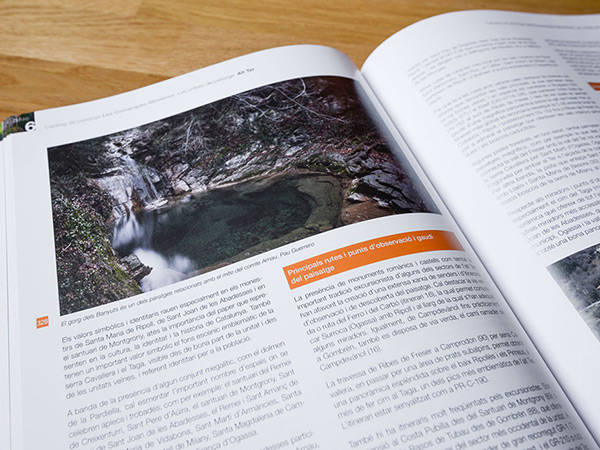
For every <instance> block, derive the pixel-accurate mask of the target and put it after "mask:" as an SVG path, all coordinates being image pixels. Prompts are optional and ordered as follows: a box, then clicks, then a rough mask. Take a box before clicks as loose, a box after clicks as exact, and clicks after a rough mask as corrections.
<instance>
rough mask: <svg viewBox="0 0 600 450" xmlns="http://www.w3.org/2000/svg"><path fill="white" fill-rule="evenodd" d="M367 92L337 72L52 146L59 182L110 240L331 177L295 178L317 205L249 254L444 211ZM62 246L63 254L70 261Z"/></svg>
mask: <svg viewBox="0 0 600 450" xmlns="http://www.w3.org/2000/svg"><path fill="white" fill-rule="evenodd" d="M361 98H365V96H364V95H363V94H362V93H361V92H360V91H359V88H358V87H357V86H356V85H355V84H354V82H353V81H352V80H349V79H345V78H338V77H314V78H307V79H298V80H290V81H286V82H282V83H278V84H275V85H270V86H265V87H262V88H258V89H254V90H252V91H248V92H245V93H241V94H238V95H235V96H232V97H229V98H226V99H223V100H220V101H217V102H215V103H212V104H210V105H205V106H202V107H200V108H197V109H194V110H191V111H187V112H184V113H181V114H178V115H175V116H172V117H169V118H166V119H164V120H160V121H157V122H153V123H150V124H147V125H143V126H140V127H138V128H135V129H130V130H126V131H123V132H120V133H116V134H113V135H109V136H103V137H99V138H95V139H91V140H88V141H82V142H77V143H73V144H69V145H64V146H61V147H55V148H52V149H49V150H48V156H49V164H50V178H51V182H52V184H53V186H55V187H60V191H61V192H62V193H63V195H64V196H66V197H67V198H68V199H69V200H70V201H71V202H72V203H73V204H81V205H83V204H86V208H87V207H88V206H89V209H90V211H92V214H93V215H95V216H96V217H97V220H99V221H104V223H105V224H106V226H105V228H106V230H107V231H105V237H106V238H107V239H108V237H109V232H108V230H110V223H112V222H113V221H115V220H116V219H119V218H122V217H124V216H127V215H130V214H133V213H135V212H136V211H141V210H151V209H157V208H163V207H167V206H170V205H173V204H177V203H180V202H182V201H184V200H185V198H186V197H188V196H190V195H194V194H197V193H201V192H203V191H207V190H211V189H215V188H219V187H224V186H239V187H240V189H255V190H260V189H261V186H265V185H268V183H271V182H272V180H275V179H277V177H280V176H297V175H299V174H312V175H319V176H322V177H321V178H318V177H316V176H311V177H301V176H298V177H297V183H298V186H297V188H298V190H299V191H300V192H303V193H305V194H306V196H307V198H309V199H311V201H312V202H313V203H314V211H313V213H312V214H311V216H310V217H309V219H308V220H307V222H306V224H305V225H304V226H303V227H300V228H301V229H298V230H296V231H295V232H292V233H288V235H286V236H280V237H278V238H276V239H274V240H273V239H270V241H272V242H271V243H270V244H269V245H266V244H264V243H262V244H259V246H258V247H256V248H255V249H254V250H249V251H247V252H244V254H248V255H250V254H256V252H260V250H261V249H265V248H267V247H269V248H273V247H272V246H273V245H283V244H285V243H287V242H292V241H293V240H297V239H301V238H303V237H306V236H308V235H310V234H314V233H318V232H323V231H327V230H329V229H331V228H335V227H337V226H341V225H344V224H347V223H352V222H354V221H358V220H364V219H367V218H370V217H376V216H379V215H385V214H397V213H407V212H437V210H436V208H435V206H434V205H433V202H432V201H431V200H430V199H429V197H428V196H427V195H425V194H423V192H424V191H423V190H422V188H421V186H420V183H419V181H417V180H416V179H415V178H414V177H412V176H411V171H410V169H408V168H407V167H406V166H403V164H399V163H398V160H397V159H396V157H394V156H393V155H394V154H395V153H396V151H397V149H396V148H394V147H392V146H391V144H390V141H389V140H387V139H386V138H385V136H384V134H382V132H381V131H380V129H379V128H378V127H377V125H376V119H374V118H373V117H372V116H371V115H370V114H369V112H368V111H369V108H368V107H365V104H364V103H362V102H361ZM315 183H318V184H319V186H317V185H316V184H315ZM55 190H56V189H55ZM56 201H58V199H57V198H55V197H54V196H53V202H56ZM94 220H96V219H94ZM68 226H69V225H68V224H66V223H63V222H60V221H58V222H57V221H55V228H56V227H58V228H57V232H58V234H60V233H62V232H64V233H66V234H68V230H66V229H63V228H64V227H68ZM64 233H63V234H64ZM307 233H308V234H307ZM66 234H64V235H66ZM263 244H264V245H263ZM60 245H61V246H66V245H68V244H67V243H64V242H62V241H61V244H60ZM61 246H59V245H57V256H58V255H62V256H64V255H63V253H61V252H62V250H63V248H62V247H61ZM263 251H264V250H263ZM62 256H61V257H62ZM123 263H124V267H126V268H127V269H126V270H127V271H128V273H129V274H130V278H131V280H134V282H139V281H140V280H143V277H144V273H145V271H146V270H147V269H144V268H143V267H141V266H140V265H139V264H137V263H136V262H135V261H131V260H128V261H127V262H125V261H124V262H123ZM92 266H93V264H92ZM142 266H143V264H142ZM91 270H93V269H91ZM60 276H61V275H60V274H59V277H60ZM140 277H142V278H140ZM127 282H129V281H127ZM67 284H68V283H67Z"/></svg>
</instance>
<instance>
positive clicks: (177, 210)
mask: <svg viewBox="0 0 600 450" xmlns="http://www.w3.org/2000/svg"><path fill="white" fill-rule="evenodd" d="M245 191H247V189H243V188H242V189H239V188H237V189H236V188H221V189H215V190H211V191H207V192H205V193H202V194H199V195H196V196H192V197H187V198H186V199H185V200H182V201H180V202H179V203H177V204H175V205H172V206H170V207H166V208H162V209H158V210H153V211H141V212H139V213H136V214H133V215H130V216H129V217H124V218H122V219H121V220H119V221H118V222H117V223H116V224H115V227H114V230H113V240H112V244H113V248H114V249H115V251H116V252H117V253H118V254H119V256H121V257H123V256H127V255H130V254H135V255H136V256H138V258H139V259H140V260H141V261H142V262H143V263H144V264H146V265H148V266H150V267H152V268H153V271H152V272H151V274H150V275H149V276H147V277H145V278H144V279H143V280H142V289H144V290H146V291H147V290H151V289H156V288H157V287H160V286H164V285H167V284H170V283H172V282H175V281H178V280H179V279H182V278H183V277H182V274H188V273H190V272H193V271H195V270H199V269H202V268H205V267H210V266H213V265H215V264H218V263H220V262H222V261H225V260H227V259H228V258H230V257H232V256H235V255H237V254H239V253H242V252H243V251H244V250H246V249H248V248H250V247H252V246H254V245H257V244H260V243H261V242H264V241H267V240H271V239H274V238H278V237H281V236H284V235H286V234H287V233H289V232H291V231H292V230H294V229H296V228H298V227H301V226H302V225H303V224H304V223H305V222H306V220H307V218H308V217H309V216H310V214H311V203H310V201H309V199H308V197H307V196H306V195H304V194H302V193H300V192H299V191H298V190H297V188H296V186H295V184H294V182H293V181H286V180H281V181H279V182H277V183H275V184H273V185H271V186H270V187H268V188H266V189H264V190H262V191H261V192H254V193H252V192H245Z"/></svg>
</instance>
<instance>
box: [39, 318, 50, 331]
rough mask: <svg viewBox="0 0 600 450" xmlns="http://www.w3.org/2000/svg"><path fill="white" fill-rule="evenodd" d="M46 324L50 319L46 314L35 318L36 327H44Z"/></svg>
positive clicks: (48, 323)
mask: <svg viewBox="0 0 600 450" xmlns="http://www.w3.org/2000/svg"><path fill="white" fill-rule="evenodd" d="M48 325H50V319H48V316H44V317H38V318H37V319H35V327H36V328H44V327H47V326H48Z"/></svg>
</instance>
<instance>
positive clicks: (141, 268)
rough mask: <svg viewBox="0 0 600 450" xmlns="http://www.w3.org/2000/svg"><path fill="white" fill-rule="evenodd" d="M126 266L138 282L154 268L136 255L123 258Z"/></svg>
mask: <svg viewBox="0 0 600 450" xmlns="http://www.w3.org/2000/svg"><path fill="white" fill-rule="evenodd" d="M121 261H122V262H123V264H125V267H127V270H128V271H129V273H130V274H131V276H132V277H133V279H134V280H135V281H137V282H138V283H139V282H140V281H141V280H142V278H144V277H145V276H146V275H148V274H150V272H152V268H151V267H148V266H146V265H144V264H143V263H142V262H141V261H140V259H139V258H138V257H137V256H135V255H128V256H126V257H124V258H121Z"/></svg>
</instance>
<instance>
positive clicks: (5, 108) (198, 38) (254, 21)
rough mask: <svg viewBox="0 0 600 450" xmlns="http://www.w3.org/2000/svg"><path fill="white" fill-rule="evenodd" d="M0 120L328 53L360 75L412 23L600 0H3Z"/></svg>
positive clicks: (566, 9)
mask: <svg viewBox="0 0 600 450" xmlns="http://www.w3.org/2000/svg"><path fill="white" fill-rule="evenodd" d="M0 9H1V11H2V16H3V17H2V26H1V27H0V42H2V46H1V47H0V120H2V119H4V118H6V117H8V116H10V115H13V114H20V113H24V112H29V111H34V110H39V109H45V108H51V107H56V106H63V105H68V104H72V103H78V102H82V101H87V100H93V99H97V98H102V97H106V96H109V95H114V94H117V93H121V92H125V91H128V90H131V89H135V88H138V87H141V86H145V85H147V84H151V83H153V82H156V81H159V80H162V79H165V78H169V77H172V76H175V75H179V74H182V73H186V72H189V71H191V70H194V69H198V68H200V67H205V66H207V65H210V64H214V63H217V62H220V61H223V60H226V59H230V58H233V57H236V56H240V55H243V54H246V53H250V52H253V51H258V50H262V49H265V48H270V47H275V46H280V45H289V44H322V45H328V46H331V47H335V48H337V49H339V50H341V51H343V52H345V53H347V54H348V55H349V56H350V57H351V58H352V59H353V60H354V61H355V63H356V64H357V65H358V66H360V65H361V64H362V63H363V62H364V60H365V58H366V57H367V56H368V55H369V53H370V52H371V51H372V50H373V49H374V48H375V47H376V46H377V45H378V44H379V43H381V42H382V41H383V40H384V39H385V38H387V37H388V36H390V35H391V34H393V33H394V32H396V31H398V30H399V29H401V28H404V27H406V26H408V25H410V24H411V23H414V22H416V21H418V20H421V19H424V18H426V17H429V16H432V15H435V14H441V13H444V12H449V11H455V10H462V9H502V10H515V11H528V12H541V13H553V14H588V13H600V3H599V2H598V0H579V1H577V0H575V1H571V2H565V1H564V0H545V1H542V0H522V1H517V0H496V1H491V0H490V1H484V0H479V1H468V0H446V1H440V0H420V1H419V0H345V1H341V0H330V1H328V2H324V1H322V0H321V1H317V0H306V1H294V2H291V1H283V0H266V1H261V2H249V1H244V0H222V1H219V0H208V1H197V0H171V1H167V0H104V1H93V0H45V1H41V0H19V1H17V0H0Z"/></svg>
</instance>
